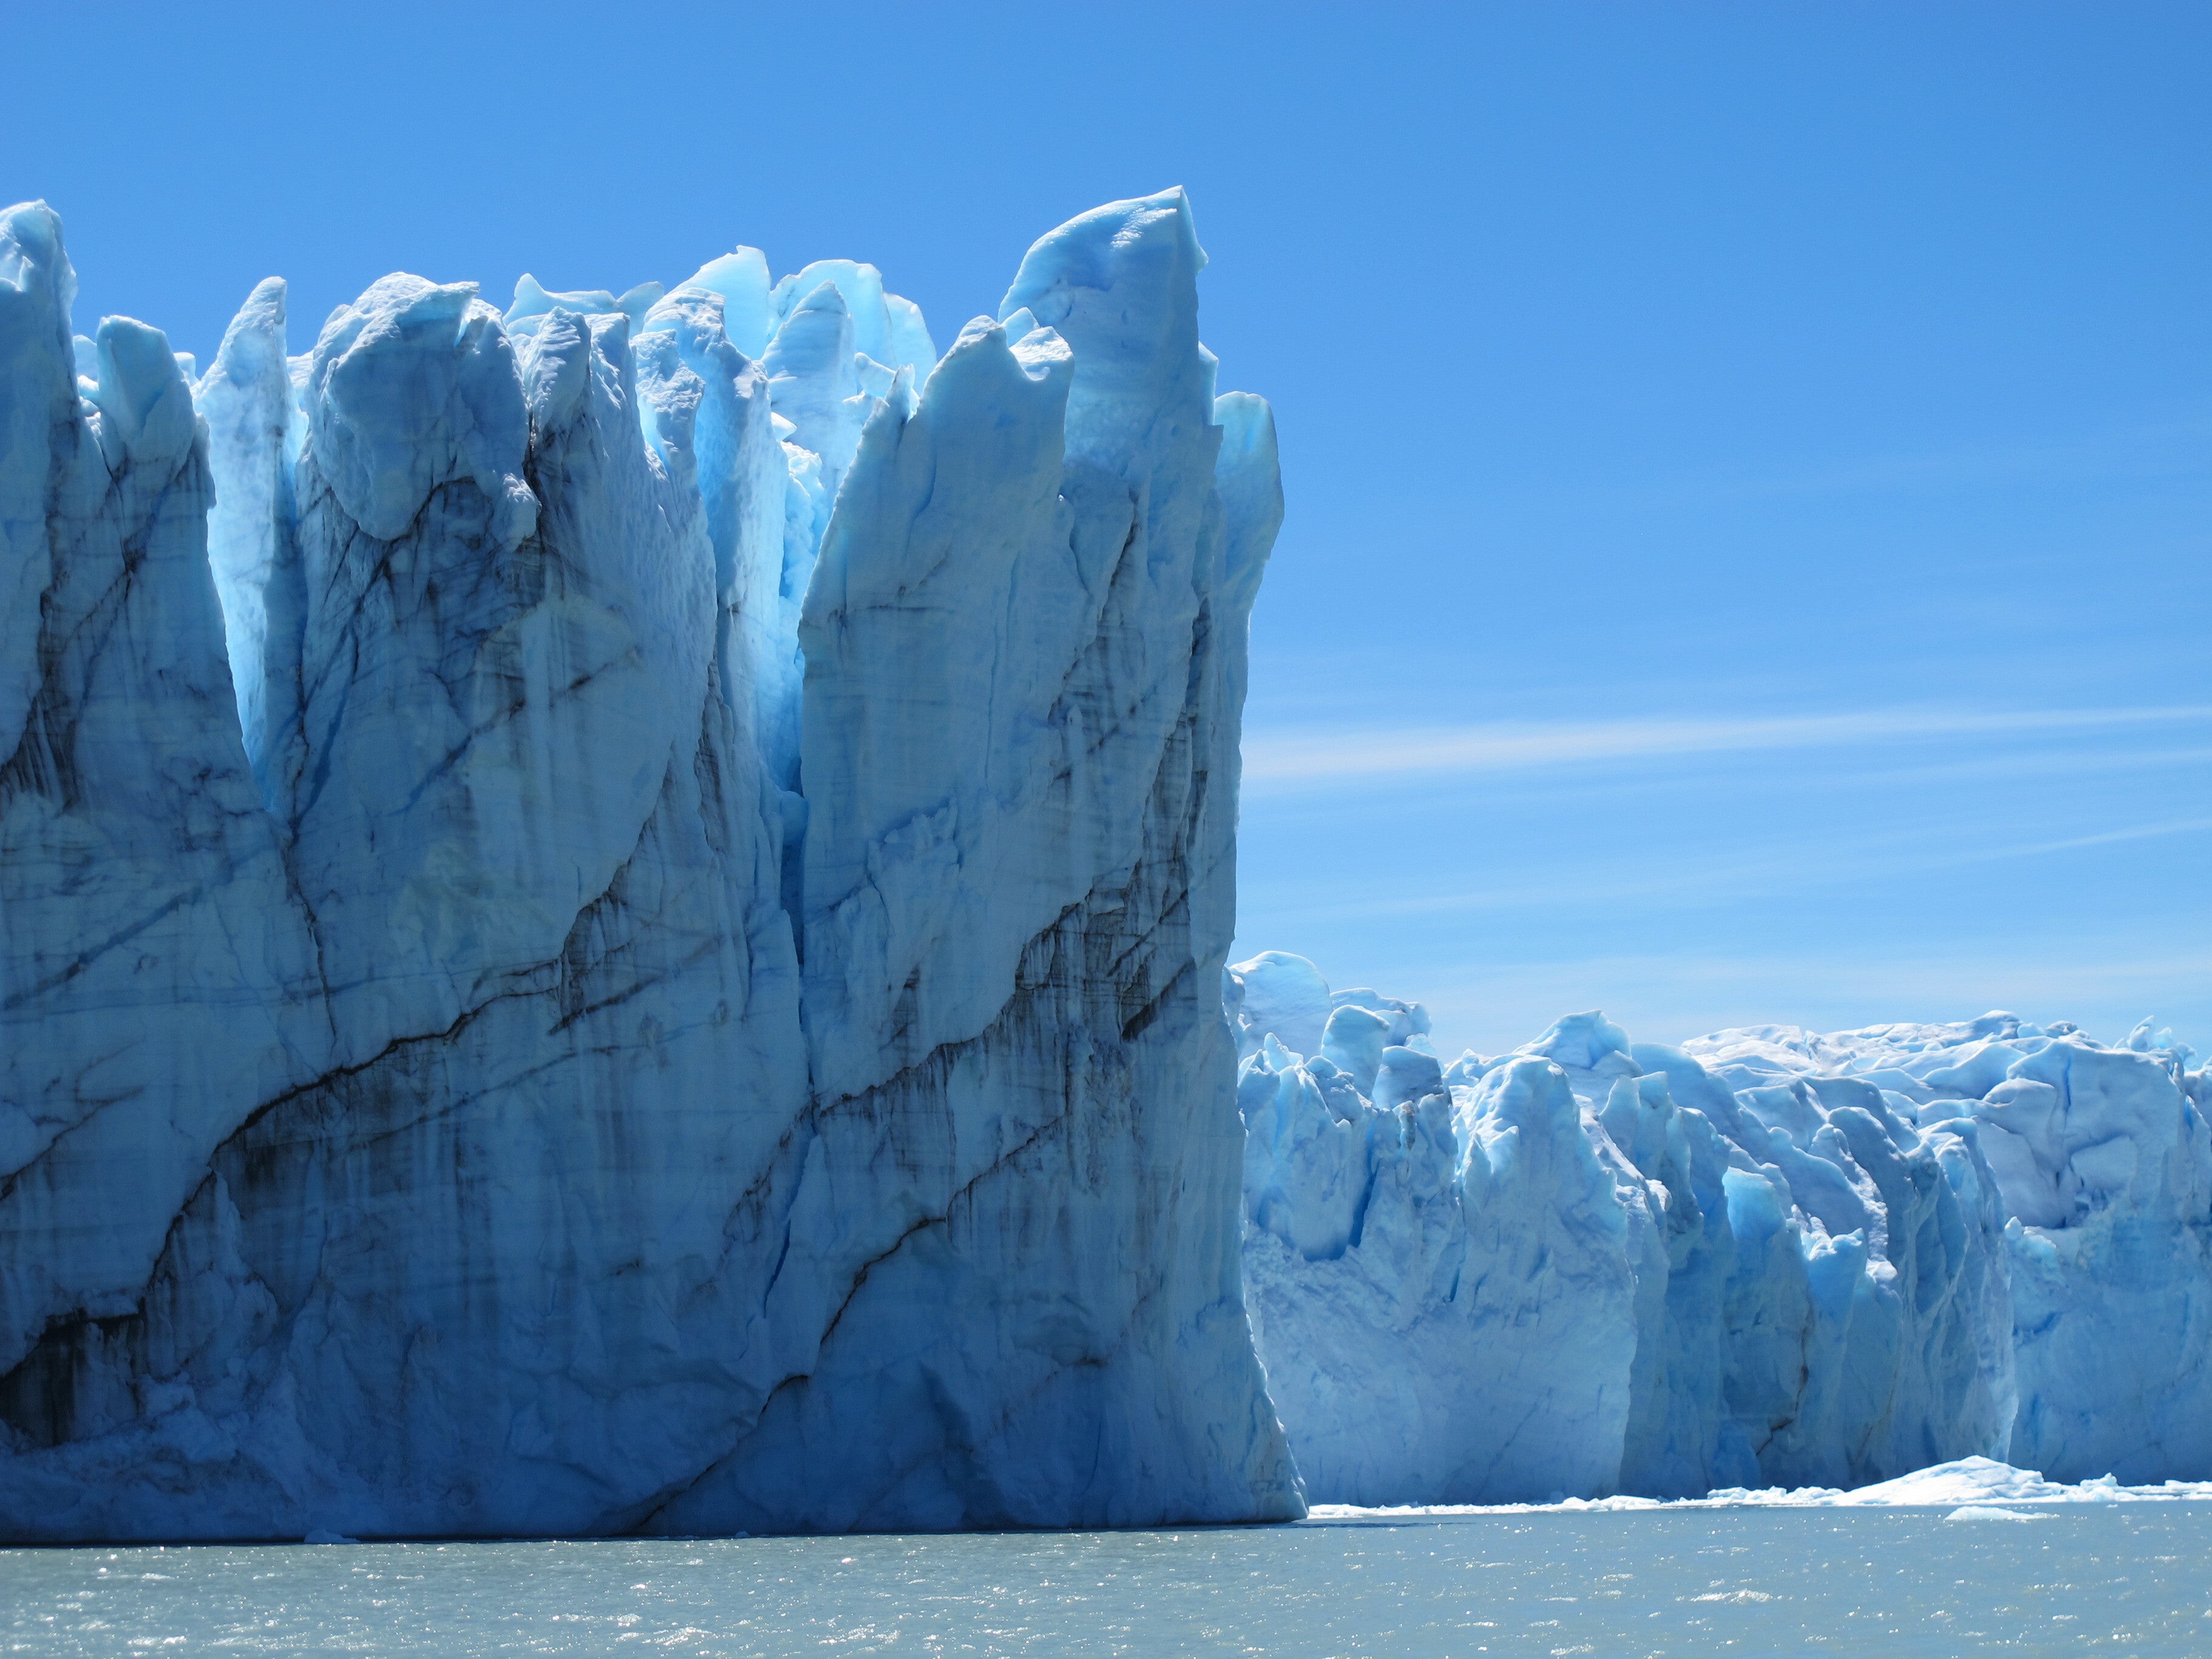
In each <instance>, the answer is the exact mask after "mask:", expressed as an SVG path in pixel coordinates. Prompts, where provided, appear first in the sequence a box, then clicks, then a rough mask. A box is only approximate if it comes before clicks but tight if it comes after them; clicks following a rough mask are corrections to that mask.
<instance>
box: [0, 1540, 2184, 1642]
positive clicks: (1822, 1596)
mask: <svg viewBox="0 0 2212 1659" xmlns="http://www.w3.org/2000/svg"><path fill="white" fill-rule="evenodd" d="M0 1651H4V1652H6V1653H9V1654H24V1655H33V1656H39V1659H47V1656H52V1659H62V1656H70V1659H75V1656H86V1659H92V1656H98V1659H115V1656H124V1655H143V1654H163V1653H168V1654H191V1653H197V1652H202V1651H211V1652H222V1653H231V1654H263V1655H276V1654H283V1655H288V1656H289V1655H310V1654H348V1655H383V1654H395V1655H410V1656H413V1655H422V1656H432V1655H435V1656H478V1655H494V1654H500V1655H504V1654H574V1655H592V1656H603V1655H619V1654H622V1653H625V1652H637V1653H641V1654H642V1653H647V1652H652V1651H661V1652H668V1653H676V1654H684V1655H692V1656H714V1659H735V1656H741V1655H742V1656H755V1655H758V1656H784V1655H801V1654H816V1653H820V1654H825V1655H839V1656H843V1655H866V1654H896V1655H909V1654H911V1655H939V1654H945V1655H952V1654H963V1655H965V1654H977V1655H1012V1654H1021V1655H1050V1656H1054V1659H1062V1656H1092V1655H1098V1656H1103V1655H1146V1656H1165V1655H1183V1654H1191V1655H1208V1656H1211V1655H1230V1654H1266V1655H1297V1656H1308V1655H1310V1656H1373V1659H1426V1656H1444V1655H1449V1656H1460V1655H1470V1654H1484V1653H1488V1654H1497V1655H1542V1656H1560V1655H1568V1654H1595V1655H1600V1656H1624V1655H1626V1656H1640V1655H1662V1654H1663V1655H1670V1656H1671V1655H1689V1654H1699V1655H1702V1654H1712V1653H1722V1652H1725V1653H1730V1654H1744V1655H1766V1654H1795V1653H1826V1654H1852V1655H1892V1654H1899V1655H1903V1654H1912V1655H1918V1654H1926V1655H1942V1656H1949V1655H1961V1654H1977V1653H1984V1652H1992V1653H1993V1652H2002V1653H2008V1654H2021V1653H2027V1654H2046V1653H2048V1654H2059V1653H2073V1652H2076V1651H2091V1652H2097V1653H2118V1654H2142V1655H2185V1654H2186V1655H2201V1654H2206V1653H2212V1504H2191V1503H2175V1504H2115V1505H2111V1506H2105V1505H2096V1504H2069V1505H2063V1506H2058V1507H2056V1508H2053V1509H2051V1510H2045V1511H2042V1512H2041V1513H2040V1518H2039V1519H2037V1520H2035V1521H2033V1522H2020V1521H2007V1520H2002V1519H1984V1520H1981V1521H1972V1520H1969V1521H1954V1520H1947V1519H1946V1518H1945V1512H1944V1511H1942V1510H1896V1509H1888V1510H1877V1509H1861V1510H1662V1511H1644V1512H1640V1513H1627V1514H1604V1513H1587V1512H1586V1513H1581V1514H1576V1513H1571V1512H1559V1511H1540V1512H1534V1513H1523V1514H1512V1515H1486V1516H1455V1517H1449V1518H1428V1517H1407V1518H1403V1519H1400V1518H1396V1517H1393V1518H1389V1519H1373V1518H1370V1519H1360V1520H1356V1521H1338V1522H1307V1523H1305V1524H1303V1525H1299V1526H1291V1527H1268V1528H1190V1529H1184V1530H1180V1531H1163V1532H1124V1533H1012V1534H1006V1533H1000V1534H951V1535H906V1536H877V1537H842V1538H760V1539H732V1540H720V1541H695V1542H684V1541H675V1542H670V1541H628V1540H623V1541H599V1542H589V1543H545V1542H526V1543H449V1544H365V1545H342V1546H305V1545H293V1546H280V1545H259V1546H244V1545H240V1546H199V1547H189V1548H175V1547H173V1548H167V1549H156V1548H135V1549H71V1550H9V1551H0Z"/></svg>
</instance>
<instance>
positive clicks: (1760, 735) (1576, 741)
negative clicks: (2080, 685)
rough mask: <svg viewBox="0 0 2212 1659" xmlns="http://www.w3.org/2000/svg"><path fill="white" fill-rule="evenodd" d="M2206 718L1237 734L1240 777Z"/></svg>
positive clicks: (1681, 723) (1909, 718) (1270, 779)
mask: <svg viewBox="0 0 2212 1659" xmlns="http://www.w3.org/2000/svg"><path fill="white" fill-rule="evenodd" d="M2203 722H2212V704H2183V705H2174V706H2170V707H2165V708H2053V709H2032V710H1994V711H1961V710H1942V709H1915V708H1886V709H1863V710H1858V711H1855V712H1850V713H1843V714H1802V715H1780V716H1770V717H1765V718H1751V719H1735V720H1712V719H1706V720H1680V719H1671V720H1669V719H1661V720H1595V721H1584V722H1557V723H1553V722H1525V723H1514V722H1477V723H1473V724H1466V725H1458V726H1395V727H1379V728H1368V729H1364V730H1356V731H1346V730H1342V729H1327V728H1322V729H1310V730H1305V731H1285V730H1280V729H1278V730H1275V731H1272V732H1269V731H1262V732H1255V733H1252V734H1249V735H1248V736H1247V737H1246V738H1245V740H1244V781H1245V783H1246V784H1247V785H1248V786H1258V787H1267V786H1270V785H1300V784H1304V785H1313V784H1327V783H1329V782H1334V781H1349V780H1352V779H1373V778H1384V777H1394V776H1395V777H1413V776H1418V775H1432V774H1440V773H1462V774H1476V773H1486V772H1505V771H1514V770H1520V769H1527V768H1531V767H1542V766H1559V765H1571V764H1574V763H1581V762H1589V761H1604V760H1643V759H1654V758H1658V757H1665V756H1671V755H1700V754H1726V753H1745V752H1750V751H1755V750H1792V749H1822V748H1840V747H1847V746H1850V745H1851V744H1872V743H1884V742H1899V741H1905V742H1909V741H1927V740H1932V739H1941V738H1970V737H2029V736H2036V735H2057V734H2060V733H2065V732H2089V731H2097V730H2105V729H2112V728H2121V727H2127V726H2159V725H2167V726H2171V725H2177V724H2190V723H2203Z"/></svg>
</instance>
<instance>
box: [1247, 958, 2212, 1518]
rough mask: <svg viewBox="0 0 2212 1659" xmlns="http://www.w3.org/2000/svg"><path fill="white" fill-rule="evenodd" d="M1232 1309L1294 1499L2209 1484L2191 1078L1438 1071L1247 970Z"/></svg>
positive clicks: (1296, 972) (1614, 1068)
mask: <svg viewBox="0 0 2212 1659" xmlns="http://www.w3.org/2000/svg"><path fill="white" fill-rule="evenodd" d="M1225 985H1226V1000H1227V1003H1228V1006H1229V1008H1230V1012H1231V1017H1232V1018H1233V1020H1234V1021H1235V1022H1236V1024H1237V1027H1238V1030H1239V1032H1240V1036H1241V1047H1242V1050H1243V1069H1242V1073H1241V1076H1240V1081H1239V1098H1240V1103H1241V1104H1242V1107H1243V1113H1244V1118H1245V1123H1246V1130H1247V1142H1246V1152H1245V1174H1244V1196H1245V1212H1246V1229H1245V1245H1244V1265H1245V1285H1246V1296H1247V1299H1248V1302H1249V1306H1250V1310H1251V1317H1252V1322H1253V1326H1254V1329H1255V1334H1256V1337H1257V1340H1258V1341H1259V1344H1260V1347H1261V1355H1262V1358H1263V1359H1264V1361H1265V1363H1266V1364H1267V1371H1268V1383H1269V1389H1270V1391H1271V1393H1272V1395H1273V1398H1274V1400H1275V1402H1276V1404H1277V1407H1278V1409H1279V1412H1280V1413H1281V1416H1282V1419H1283V1422H1284V1425H1285V1428H1286V1429H1287V1431H1288V1432H1289V1434H1290V1437H1291V1449H1292V1451H1293V1454H1294V1455H1295V1456H1296V1457H1297V1462H1298V1465H1299V1468H1300V1472H1301V1474H1303V1476H1304V1480H1305V1484H1306V1488H1307V1492H1308V1496H1309V1497H1310V1498H1312V1499H1314V1500H1315V1501H1327V1502H1352V1503H1408V1502H1490V1501H1515V1500H1526V1499H1538V1500H1541V1499H1543V1498H1548V1497H1550V1496H1552V1495H1553V1494H1558V1493H1564V1494H1583V1495H1588V1494H1596V1493H1604V1492H1613V1491H1626V1492H1642V1493H1648V1494H1652V1495H1655V1496H1662V1497H1665V1496H1680V1495H1688V1494H1695V1493H1700V1492H1705V1491H1706V1490H1707V1489H1709V1488H1712V1487H1722V1486H1807V1485H1817V1486H1855V1485H1863V1484H1865V1483H1867V1482H1869V1481H1874V1480H1883V1479H1888V1478H1892V1477H1893V1476H1896V1475H1899V1474H1905V1473H1906V1472H1909V1471H1911V1470H1912V1469H1915V1468H1922V1467H1925V1466H1927V1465H1929V1464H1932V1463H1936V1462H1945V1461H1948V1460H1950V1459H1954V1458H1957V1457H1960V1456H1967V1455H1986V1456H1992V1457H1998V1458H2006V1459H2008V1460H2009V1461H2011V1462H2015V1463H2019V1464H2021V1465H2022V1466H2024V1467H2029V1466H2032V1467H2033V1468H2039V1469H2045V1470H2048V1471H2050V1472H2051V1473H2052V1474H2053V1475H2054V1476H2055V1477H2056V1478H2058V1479H2063V1480H2078V1479H2082V1478H2088V1477H2091V1476H2096V1475H2102V1474H2106V1473H2117V1474H2119V1475H2120V1476H2121V1477H2122V1478H2123V1479H2125V1480H2159V1479H2167V1478H2203V1476H2205V1475H2206V1474H2212V1430H2208V1427H2207V1425H2209V1424H2212V1410H2208V1407H2212V1400H2208V1398H2207V1395H2206V1390H2207V1389H2208V1387H2212V1383H2208V1382H2207V1381H2206V1375H2207V1374H2206V1370H2205V1368H2204V1366H2203V1354H2204V1353H2205V1352H2206V1350H2207V1343H2208V1337H2209V1336H2212V1333H2208V1332H2207V1330H2206V1328H2205V1321H2206V1319H2207V1316H2208V1313H2207V1310H2212V1255H2208V1243H2212V1197H2209V1196H2208V1188H2207V1182H2208V1181H2212V1140H2208V1134H2207V1130H2206V1127H2205V1124H2204V1120H2203V1108H2204V1104H2205V1102H2206V1098H2207V1095H2208V1089H2207V1082H2206V1073H2204V1072H2203V1071H2194V1072H2192V1071H2191V1070H2189V1069H2188V1065H2189V1060H2190V1055H2189V1054H2188V1051H2187V1050H2185V1049H2177V1048H2173V1047H2172V1046H2171V1044H2170V1042H2168V1041H2167V1040H2165V1039H2162V1038H2156V1037H2154V1036H2152V1035H2151V1034H2150V1033H2149V1031H2148V1029H2145V1030H2139V1031H2137V1032H2136V1033H2135V1034H2134V1035H2133V1036H2131V1037H2130V1039H2129V1041H2128V1042H2127V1043H2126V1044H2125V1045H2124V1046H2122V1047H2120V1048H2106V1047H2101V1046H2100V1045H2098V1044H2096V1043H2093V1042H2089V1041H2088V1040H2087V1038H2085V1037H2083V1036H2081V1035H2080V1034H2079V1033H2078V1032H2076V1031H2075V1030H2074V1029H2073V1028H2072V1027H2070V1026H2066V1025H2063V1024H2062V1025H2057V1026H2053V1027H2051V1028H2050V1029H2049V1030H2044V1029H2042V1028H2039V1027H2037V1026H2034V1025H2033V1024H2027V1023H2024V1022H2021V1021H2020V1020H2018V1019H2016V1018H2014V1017H2012V1016H2010V1015H2004V1014H1993V1015H1990V1016H1988V1017H1986V1018H1984V1019H1981V1020H1978V1021H1972V1022H1967V1023H1964V1024H1954V1025H1941V1026H1911V1025H1895V1026H1880V1027H1875V1028H1870V1029H1869V1030H1864V1031H1857V1032H1845V1033H1840V1034H1837V1035H1834V1036H1814V1035H1811V1034H1808V1033H1806V1032H1803V1031H1800V1030H1795V1029H1794V1028H1766V1029H1762V1030H1756V1031H1729V1032H1723V1033H1719V1034H1717V1035H1716V1036H1711V1037H1705V1038H1700V1039H1698V1040H1697V1041H1695V1042H1690V1043H1687V1044H1686V1045H1684V1046H1683V1047H1682V1048H1667V1047H1664V1046H1662V1045H1656V1044H1639V1043H1631V1042H1629V1041H1628V1040H1627V1038H1626V1035H1625V1034H1624V1033H1623V1032H1621V1031H1620V1029H1619V1028H1618V1027H1616V1026H1614V1025H1613V1024H1611V1023H1610V1022H1608V1021H1607V1020H1605V1019H1604V1018H1602V1017H1601V1016H1600V1015H1596V1014H1581V1015H1576V1016H1573V1017H1571V1018H1567V1019H1564V1020H1561V1021H1560V1022H1559V1024H1557V1025H1555V1026H1554V1027H1553V1028H1552V1029H1551V1030H1548V1031H1547V1032H1545V1033H1544V1034H1543V1035H1542V1036H1540V1037H1539V1038H1537V1039H1536V1040H1535V1041H1534V1042H1530V1043H1528V1044H1526V1045H1524V1046H1523V1047H1522V1048H1520V1049H1518V1050H1516V1051H1515V1052H1514V1053H1512V1054H1505V1055H1501V1056H1498V1057H1496V1058H1492V1059H1486V1058H1484V1057H1482V1056H1480V1055H1475V1054H1468V1055H1464V1056H1462V1058H1460V1059H1459V1060H1455V1061H1454V1062H1452V1063H1451V1064H1450V1065H1449V1066H1445V1065H1443V1064H1442V1063H1441V1062H1440V1060H1439V1059H1438V1057H1437V1055H1436V1054H1434V1053H1433V1052H1432V1050H1431V1045H1430V1043H1429V1040H1428V1030H1429V1023H1428V1018H1427V1016H1426V1015H1425V1012H1423V1011H1422V1010H1421V1008H1420V1007H1419V1005H1418V1004H1413V1003H1407V1002H1403V1001H1401V1000H1395V999H1391V998H1387V997H1383V996H1379V995H1377V994H1376V993H1374V992H1372V991H1368V990H1352V991H1343V992H1336V993H1334V994H1332V993H1331V991H1330V990H1329V987H1328V985H1327V983H1326V982H1325V981H1323V979H1322V976H1321V975H1320V973H1319V972H1318V970H1316V969H1315V968H1314V966H1313V964H1311V963H1309V962H1307V961H1305V960H1304V958H1302V957H1292V956H1289V955H1286V954H1284V953H1280V952H1267V953H1265V954H1263V955H1261V956H1260V957H1255V958H1254V959H1253V960H1251V961H1249V962H1246V963H1239V964H1237V966H1236V967H1235V968H1233V969H1231V972H1230V974H1229V975H1228V977H1227V979H1226V981H1225Z"/></svg>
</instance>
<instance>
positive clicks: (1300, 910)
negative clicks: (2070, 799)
mask: <svg viewBox="0 0 2212 1659" xmlns="http://www.w3.org/2000/svg"><path fill="white" fill-rule="evenodd" d="M2206 834H2212V817H2198V818H2179V819H2173V820H2169V821H2167V822H2165V823H2140V824H2130V825H2127V826H2125V827H2124V828H2121V829H2106V830H2101V831H2099V832H2098V833H2096V834H2093V835H2087V836H2066V837H2063V838H2060V839H2054V840H2047V841H2034V842H2011V843H1999V844H1996V845H1978V846H1965V847H1960V846H1956V845H1953V846H1948V847H1936V846H1927V845H1924V844H1923V845H1914V844H1912V843H1913V842H1914V840H1915V839H1916V836H1915V833H1914V831H1913V830H1912V829H1911V827H1910V826H1906V827H1905V828H1904V829H1899V830H1896V831H1893V832H1892V833H1890V834H1888V835H1885V836H1868V837H1864V838H1863V839H1861V840H1860V841H1859V842H1857V843H1844V844H1837V843H1833V842H1827V843H1808V844H1802V845H1796V844H1793V845H1789V846H1784V847H1778V848H1777V849H1776V850H1773V851H1771V852H1768V853H1765V854H1744V853H1742V852H1741V851H1737V852H1729V853H1718V854H1707V856H1705V858H1703V859H1700V860H1694V861H1692V860H1685V859H1683V858H1681V857H1680V856H1675V857H1671V858H1667V859H1639V860H1635V861H1633V862H1632V863H1624V862H1622V861H1620V860H1607V861H1604V862H1601V863H1596V864H1592V865H1587V866H1583V867H1582V868H1580V869H1577V870H1576V871H1574V872H1571V873H1568V872H1557V871H1553V872H1543V873H1541V874H1538V873H1535V872H1531V873H1530V874H1529V875H1528V876H1524V877H1523V878H1521V879H1517V880H1514V881H1510V882H1507V883H1502V884H1498V885H1497V886H1492V887H1483V888H1474V889H1456V890H1431V891H1425V892H1419V893H1401V894H1398V895H1396V896H1383V894H1381V893H1379V892H1371V891H1362V890H1358V889H1357V888H1350V889H1347V887H1346V886H1343V885H1338V884H1329V883H1325V882H1322V881H1320V880H1309V881H1306V882H1302V883H1300V884H1298V886H1297V888H1296V889H1294V890H1290V889H1285V890H1272V889H1270V888H1269V887H1268V886H1267V885H1266V884H1256V885H1255V886H1253V887H1250V888H1248V889H1247V890H1246V893H1245V896H1244V908H1245V909H1246V910H1247V911H1248V912H1249V913H1250V914H1251V915H1253V916H1255V918H1258V919H1260V920H1261V921H1263V922H1265V923H1267V924H1271V925H1274V926H1282V925H1285V923H1297V922H1320V921H1351V920H1382V919H1387V918H1392V917H1401V916H1430V915H1444V914H1449V913H1463V912H1479V911H1511V910H1567V909H1573V910H1577V911H1585V910H1588V909H1590V908H1597V907H1606V906H1617V905H1624V904H1637V903H1645V902H1655V901H1656V902H1661V903H1667V902H1674V903H1681V902H1703V901H1709V900H1711V899H1715V898H1723V897H1724V898H1728V899H1732V900H1742V899H1747V898H1760V897H1765V896H1773V895H1778V894H1785V893H1793V892H1802V891H1806V890H1810V889H1814V888H1830V887H1836V886H1839V885H1842V886H1849V885H1852V884H1859V883H1864V882H1871V881H1891V880H1895V879H1898V878H1902V877H1906V876H1912V875H1918V874H1925V873H1929V872H1936V871H1942V870H1955V869H1963V868H1967V867H1970V866H1975V865H1981V864H1996V863H2002V862H2005V861H2008V860H2015V859H2037V858H2047V857H2051V856H2053V855H2055V854H2062V853H2071V852H2076V851H2081V850H2083V849H2086V848H2093V847H2106V846H2112V845H2115V844H2117V843H2121V842H2143V841H2160V840H2164V839H2166V838H2167V837H2170V836H2195V835H2206ZM1292 893H1295V896H1291V894H1292Z"/></svg>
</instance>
